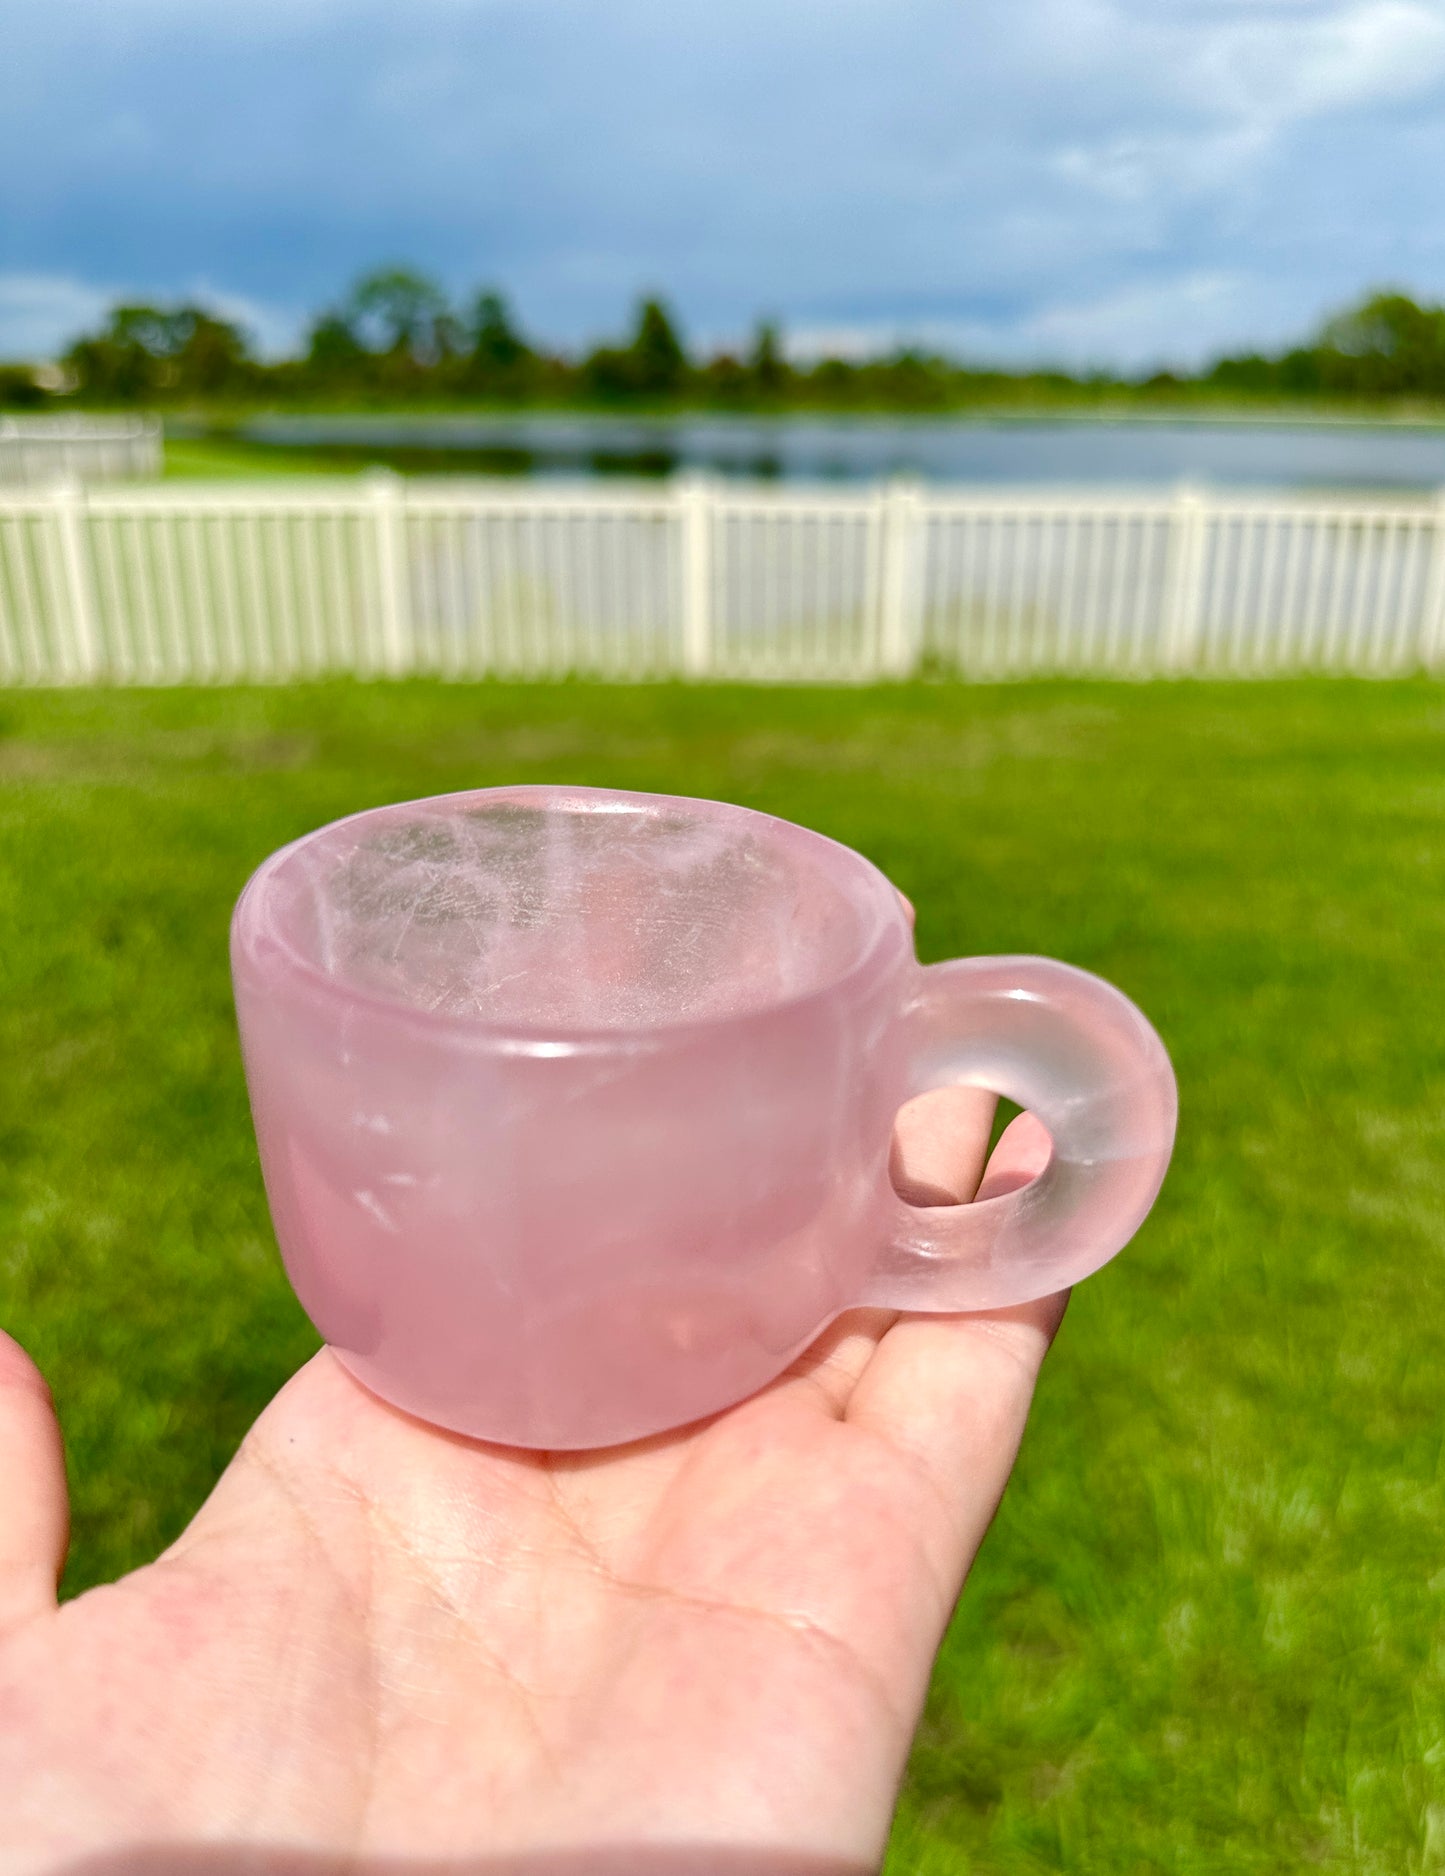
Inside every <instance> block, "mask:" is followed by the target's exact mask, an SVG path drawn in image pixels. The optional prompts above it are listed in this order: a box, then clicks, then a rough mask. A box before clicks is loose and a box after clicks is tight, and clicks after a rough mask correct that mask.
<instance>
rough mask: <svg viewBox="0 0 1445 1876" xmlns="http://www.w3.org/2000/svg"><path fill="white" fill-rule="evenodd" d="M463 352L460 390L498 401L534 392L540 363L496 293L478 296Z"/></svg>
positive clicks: (491, 291)
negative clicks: (482, 394)
mask: <svg viewBox="0 0 1445 1876" xmlns="http://www.w3.org/2000/svg"><path fill="white" fill-rule="evenodd" d="M463 350H464V352H465V356H464V359H463V363H462V371H461V375H460V379H459V382H460V383H461V385H462V386H463V388H465V389H468V390H473V391H481V392H484V393H486V394H488V395H492V396H498V397H525V396H526V395H527V394H528V393H529V392H530V391H532V390H533V389H534V388H535V386H536V383H537V378H538V370H537V367H538V366H539V364H540V361H539V359H538V357H537V354H536V353H535V352H534V351H533V350H532V347H531V346H530V345H529V344H528V343H527V341H526V339H525V338H524V337H523V336H522V333H521V331H520V329H519V328H518V326H517V324H516V322H515V321H514V319H513V318H512V315H511V311H510V310H509V308H508V306H507V302H506V300H505V299H503V297H502V295H501V294H500V293H498V292H497V291H496V290H495V289H493V288H488V289H487V290H486V291H485V292H482V293H479V294H478V295H477V298H476V302H475V304H474V305H473V308H472V316H471V319H470V320H469V321H468V326H467V332H466V336H465V340H464V343H463Z"/></svg>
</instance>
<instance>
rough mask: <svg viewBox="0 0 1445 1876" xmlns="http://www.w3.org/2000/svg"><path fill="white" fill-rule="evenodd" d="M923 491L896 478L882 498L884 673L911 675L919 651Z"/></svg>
mask: <svg viewBox="0 0 1445 1876" xmlns="http://www.w3.org/2000/svg"><path fill="white" fill-rule="evenodd" d="M922 521H923V491H922V490H921V489H920V488H919V486H918V484H917V483H916V482H911V481H908V480H906V479H905V478H903V477H901V476H900V477H897V478H896V479H895V480H894V481H892V482H890V483H889V485H888V487H887V489H886V491H885V492H884V495H883V500H882V529H883V538H882V543H881V551H882V566H881V568H880V573H879V615H878V662H879V666H880V668H881V670H882V671H883V672H884V673H885V674H886V675H887V676H889V677H911V676H912V675H913V673H914V671H915V670H916V669H917V668H918V660H919V655H920V653H921V652H922V649H923V645H922V636H923V635H922V629H921V628H922V625H923V607H922V603H921V602H922V598H923V553H922V549H923V545H924V533H923V527H922Z"/></svg>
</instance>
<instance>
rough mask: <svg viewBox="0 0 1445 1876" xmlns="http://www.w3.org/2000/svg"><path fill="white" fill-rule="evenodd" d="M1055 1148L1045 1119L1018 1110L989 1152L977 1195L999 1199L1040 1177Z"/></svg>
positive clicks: (982, 1197)
mask: <svg viewBox="0 0 1445 1876" xmlns="http://www.w3.org/2000/svg"><path fill="white" fill-rule="evenodd" d="M1053 1150H1054V1143H1053V1141H1052V1139H1051V1138H1050V1137H1049V1131H1048V1128H1047V1127H1045V1126H1044V1124H1043V1122H1042V1121H1040V1120H1036V1119H1035V1118H1034V1116H1033V1115H1032V1114H1027V1113H1025V1114H1015V1116H1014V1118H1013V1119H1012V1120H1011V1121H1010V1122H1009V1124H1008V1125H1007V1127H1005V1128H1004V1130H1003V1132H1002V1133H1001V1134H1000V1135H999V1139H998V1145H997V1146H996V1147H995V1148H994V1150H993V1152H992V1153H991V1154H990V1155H989V1160H988V1165H987V1167H986V1168H985V1170H984V1175H983V1178H982V1179H981V1180H980V1181H979V1187H978V1194H977V1196H978V1197H979V1198H981V1199H996V1198H1002V1196H1003V1195H1004V1193H1005V1192H1017V1191H1018V1189H1019V1187H1020V1186H1026V1185H1028V1183H1029V1182H1030V1180H1033V1179H1037V1178H1038V1176H1039V1174H1040V1173H1041V1172H1042V1171H1043V1170H1044V1168H1045V1166H1047V1165H1048V1163H1049V1158H1050V1156H1051V1154H1052V1153H1053Z"/></svg>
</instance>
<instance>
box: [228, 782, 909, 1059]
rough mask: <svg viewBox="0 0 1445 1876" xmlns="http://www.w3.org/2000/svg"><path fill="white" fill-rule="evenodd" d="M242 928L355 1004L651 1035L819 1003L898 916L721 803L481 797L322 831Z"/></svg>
mask: <svg viewBox="0 0 1445 1876" xmlns="http://www.w3.org/2000/svg"><path fill="white" fill-rule="evenodd" d="M257 884H258V886H259V887H260V888H261V894H262V896H261V902H260V903H259V904H258V905H257V906H256V907H255V908H254V915H255V917H256V918H258V919H259V920H260V921H261V922H262V923H263V924H264V926H265V927H266V929H267V930H268V932H269V935H270V936H271V937H273V938H274V939H276V940H278V941H279V942H280V943H281V945H282V946H283V947H284V949H285V950H286V951H288V952H289V953H290V954H291V955H292V956H293V957H296V958H299V959H300V960H301V961H302V962H303V963H304V964H305V965H306V966H308V967H309V968H310V969H311V970H313V971H319V972H321V973H323V974H324V975H325V976H326V977H327V978H329V979H331V980H333V981H334V982H335V983H337V984H338V985H340V986H343V987H346V988H350V989H352V990H354V991H356V992H358V993H361V994H363V995H366V996H369V997H373V998H380V999H383V1000H386V1001H391V1002H395V1003H398V1004H402V1005H405V1006H409V1007H412V1008H415V1009H422V1010H430V1011H435V1012H437V1013H439V1014H443V1015H447V1016H452V1017H457V1018H475V1019H480V1020H484V1021H487V1022H489V1023H495V1024H500V1025H506V1026H523V1027H535V1026H552V1027H567V1028H574V1029H576V1028H581V1029H620V1028H637V1027H656V1026H658V1025H661V1024H666V1023H678V1022H696V1021H705V1020H708V1019H715V1018H720V1017H725V1016H731V1015H739V1014H743V1013H745V1012H749V1011H754V1010H759V1009H765V1008H768V1007H770V1006H772V1005H775V1004H778V1003H781V1002H785V1001H791V1000H792V999H794V998H797V997H800V996H804V995H806V994H808V993H810V992H812V991H815V990H819V989H822V988H824V987H826V986H827V985H829V984H831V983H833V982H835V981H836V980H837V979H838V978H840V977H841V976H843V975H844V974H845V973H847V972H848V971H849V970H850V969H851V968H852V967H853V966H854V965H855V964H857V963H859V962H860V961H861V960H862V958H863V957H864V956H865V955H866V954H867V953H868V952H869V951H870V950H871V948H872V947H873V945H874V944H875V942H876V940H877V938H878V936H879V934H880V931H881V929H882V928H883V925H884V924H885V922H886V921H887V919H888V918H889V917H890V916H891V917H894V918H896V917H897V910H896V902H895V901H894V899H893V895H892V889H891V888H890V887H889V886H888V884H887V882H886V881H885V880H884V879H883V877H882V875H881V874H879V873H877V872H876V871H875V870H874V868H872V867H871V866H870V865H869V864H868V863H867V862H866V861H865V860H863V859H861V858H860V857H859V856H858V855H856V854H853V853H851V852H850V851H849V850H848V849H847V848H845V847H841V846H838V845H837V844H835V843H834V842H832V841H829V840H826V839H824V838H823V837H822V836H820V835H817V834H813V833H810V832H809V831H808V830H806V829H804V828H800V827H795V826H793V825H792V824H791V823H789V822H786V821H778V820H774V819H772V818H771V817H770V816H766V815H761V814H755V813H752V812H750V811H749V810H747V809H743V808H736V807H731V806H728V805H726V804H723V803H719V802H710V801H689V800H684V799H679V798H675V797H667V796H646V795H624V794H615V793H612V792H610V791H607V790H600V789H599V790H588V789H579V790H563V789H543V788H531V789H528V788H523V789H506V790H501V789H498V790H490V789H489V790H481V791H477V792H475V793H471V794H464V795H451V796H443V797H440V798H438V799H436V800H432V801H420V802H409V803H404V804H402V805H400V806H398V807H390V808H381V809H376V810H373V811H371V812H369V813H366V814H360V815H353V816H352V817H351V818H350V819H348V820H345V821H339V822H336V823H334V824H333V825H332V826H330V827H326V828H322V829H321V830H320V832H319V833H316V834H313V835H311V836H309V837H308V838H306V839H304V840H301V841H299V842H297V843H296V844H295V845H294V846H292V847H290V848H288V849H286V851H285V852H284V853H282V854H281V855H279V856H277V859H276V860H275V861H273V862H271V863H270V864H269V866H268V868H266V869H263V872H262V874H261V875H259V876H258V881H257Z"/></svg>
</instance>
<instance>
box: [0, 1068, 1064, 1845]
mask: <svg viewBox="0 0 1445 1876" xmlns="http://www.w3.org/2000/svg"><path fill="white" fill-rule="evenodd" d="M991 1113H992V1101H991V1098H990V1097H986V1096H982V1095H978V1094H976V1093H973V1092H971V1091H961V1090H954V1091H949V1092H947V1093H944V1094H940V1095H933V1096H927V1097H924V1098H923V1099H922V1100H920V1101H918V1102H915V1103H914V1104H912V1107H911V1108H910V1109H909V1110H905V1114H904V1116H903V1117H902V1118H901V1121H900V1133H899V1169H900V1173H901V1179H902V1182H903V1183H904V1185H905V1188H906V1189H908V1190H909V1192H910V1196H913V1197H915V1198H920V1199H923V1200H925V1201H931V1202H943V1201H945V1200H950V1199H958V1198H966V1197H971V1196H973V1194H974V1192H975V1189H976V1188H977V1187H978V1184H979V1176H980V1173H981V1171H982V1169H983V1161H984V1155H985V1150H986V1145H987V1139H988V1129H989V1122H990V1118H991ZM1046 1154H1047V1140H1046V1137H1044V1136H1043V1135H1042V1132H1041V1130H1040V1129H1039V1128H1038V1127H1037V1126H1036V1124H1035V1123H1033V1122H1032V1121H1030V1120H1028V1119H1027V1118H1026V1117H1025V1118H1023V1119H1020V1120H1018V1121H1015V1123H1014V1124H1013V1126H1012V1127H1011V1128H1010V1129H1009V1130H1008V1132H1007V1133H1006V1134H1005V1136H1004V1139H1003V1141H1002V1142H1001V1143H1000V1146H999V1148H998V1151H997V1152H996V1153H995V1155H994V1157H993V1160H992V1162H991V1163H990V1165H989V1169H988V1173H987V1176H986V1183H985V1187H984V1190H986V1191H989V1192H992V1191H997V1190H1003V1189H1006V1188H1008V1187H1009V1186H1013V1185H1017V1184H1019V1183H1021V1182H1022V1181H1023V1180H1024V1179H1025V1178H1027V1177H1030V1176H1031V1175H1032V1174H1033V1173H1034V1172H1035V1171H1036V1170H1037V1169H1038V1167H1039V1165H1040V1164H1041V1163H1042V1160H1043V1158H1044V1157H1045V1156H1046ZM1061 1308H1062V1299H1054V1300H1053V1301H1051V1302H1046V1303H1040V1304H1033V1305H1029V1306H1027V1307H1025V1308H1022V1309H1018V1310H1013V1311H1002V1312H997V1313H995V1314H992V1315H988V1316H968V1317H952V1318H920V1317H903V1318H894V1317H891V1316H886V1315H883V1314H881V1313H876V1312H870V1313H868V1314H867V1315H864V1314H855V1315H853V1316H851V1317H848V1318H845V1319H843V1320H842V1321H841V1322H839V1323H838V1324H836V1325H835V1326H834V1328H833V1329H832V1330H831V1331H830V1332H829V1333H828V1335H827V1336H825V1337H824V1339H823V1340H822V1341H821V1342H820V1343H819V1344H818V1345H817V1346H816V1347H815V1348H814V1349H813V1350H811V1351H810V1352H809V1354H808V1356H807V1357H805V1358H804V1359H803V1360H802V1361H800V1362H799V1363H798V1364H797V1365H796V1366H795V1368H794V1369H793V1371H792V1372H791V1373H790V1374H789V1375H787V1376H785V1377H784V1378H783V1379H782V1380H781V1381H779V1382H778V1383H776V1384H775V1385H774V1386H773V1387H771V1388H770V1389H768V1390H767V1391H766V1392H765V1393H763V1394H762V1395H760V1396H758V1397H757V1398H755V1399H753V1400H751V1401H748V1402H746V1403H744V1404H743V1405H742V1406H740V1407H737V1408H734V1409H733V1410H731V1411H730V1412H728V1413H725V1414H722V1415H719V1416H717V1417H716V1418H715V1419H713V1420H710V1421H708V1422H705V1423H703V1424H701V1425H700V1426H697V1427H695V1428H691V1429H688V1430H686V1431H684V1432H682V1433H679V1434H675V1435H670V1436H666V1437H662V1438H658V1439H655V1440H651V1441H647V1442H644V1443H642V1444H640V1445H637V1446H632V1447H627V1448H624V1449H619V1450H615V1451H611V1452H606V1453H598V1454H585V1455H577V1454H571V1455H552V1454H540V1453H523V1452H518V1451H513V1450H510V1449H503V1448H497V1447H490V1446H485V1445H481V1444H478V1443H476V1442H474V1441H469V1440H465V1439H461V1438H458V1437H454V1436H451V1435H448V1434H445V1433H441V1432H438V1431H436V1430H434V1429H433V1428H430V1427H427V1426H425V1425H423V1424H421V1423H420V1422H419V1421H415V1420H412V1419H410V1418H408V1417H407V1416H405V1415H404V1414H401V1413H399V1412H397V1411H395V1410H394V1409H392V1408H390V1407H388V1406H386V1405H384V1404H383V1403H381V1402H380V1401H378V1400H376V1399H374V1398H373V1397H372V1396H371V1395H369V1394H367V1393H366V1392H365V1391H364V1390H363V1389H362V1388H361V1387H360V1386H359V1385H358V1384H357V1383H356V1382H355V1381H353V1380H352V1379H351V1378H350V1377H349V1376H348V1375H347V1374H346V1372H345V1371H344V1370H343V1369H342V1368H341V1366H340V1365H339V1364H338V1363H337V1362H336V1361H335V1360H334V1359H333V1358H332V1357H331V1356H330V1354H329V1353H326V1352H323V1353H322V1354H320V1355H318V1356H317V1357H316V1358H315V1359H314V1360H313V1361H312V1362H310V1363H309V1364H308V1365H307V1366H306V1367H305V1368H304V1369H303V1370H302V1371H301V1372H300V1373H299V1374H298V1375H296V1376H295V1377H294V1378H293V1379H292V1380H291V1381H290V1382H289V1383H288V1385H287V1386H286V1387H285V1388H283V1389H282V1391H281V1393H280V1394H279V1395H278V1396H277V1398H276V1399H275V1400H274V1401H273V1402H272V1403H271V1405H270V1406H269V1407H268V1408H267V1409H266V1411H265V1412H264V1413H263V1414H262V1416H261V1418H260V1419H259V1420H258V1421H257V1423H256V1425H255V1427H254V1428H253V1429H252V1431H251V1433H250V1434H249V1436H248V1437H247V1439H246V1441H245V1442H244V1444H243V1446H242V1447H241V1450H240V1452H239V1453H238V1454H237V1456H236V1458H235V1459H234V1461H233V1462H232V1464H231V1465H230V1467H229V1468H228V1470H227V1471H226V1473H225V1475H224V1476H223V1477H222V1479H221V1480H220V1482H219V1484H218V1485H217V1487H216V1489H215V1491H214V1492H213V1493H212V1495H211V1497H210V1498H209V1500H208V1501H207V1502H206V1504H205V1505H204V1506H203V1507H202V1508H201V1510H200V1511H199V1512H198V1513H197V1515H196V1517H195V1519H194V1520H193V1522H192V1523H191V1525H190V1527H189V1529H188V1530H187V1531H186V1533H185V1534H184V1536H183V1537H182V1538H181V1539H180V1540H179V1541H178V1542H177V1543H176V1544H175V1545H173V1546H172V1548H171V1549H170V1550H168V1551H167V1552H166V1553H165V1554H164V1555H163V1556H162V1557H161V1558H159V1559H158V1560H157V1561H156V1562H155V1563H153V1564H151V1565H149V1566H148V1567H146V1568H144V1569H141V1570H138V1571H136V1572H135V1573H134V1574H133V1575H131V1576H129V1577H126V1578H124V1579H123V1580H122V1581H121V1582H119V1583H116V1584H112V1585H109V1586H107V1587H105V1588H102V1589H97V1590H93V1591H91V1592H90V1593H89V1594H88V1595H85V1596H82V1597H80V1598H78V1599H77V1600H76V1601H74V1602H71V1603H68V1604H66V1605H64V1606H63V1607H59V1608H57V1606H56V1601H55V1579H56V1574H57V1571H58V1567H59V1563H60V1560H61V1557H62V1554H63V1550H64V1542H65V1522H66V1514H65V1486H64V1474H63V1468H62V1465H61V1460H60V1447H59V1437H58V1434H57V1432H56V1429H55V1424H54V1419H53V1416H52V1413H51V1410H50V1405H49V1399H48V1396H47V1395H46V1394H45V1391H44V1388H43V1384H42V1383H40V1381H39V1378H38V1376H37V1375H36V1374H35V1371H34V1369H33V1368H32V1367H31V1366H30V1364H29V1363H28V1361H27V1360H26V1359H25V1357H24V1356H23V1355H21V1354H20V1351H19V1350H18V1349H17V1348H15V1346H14V1344H13V1343H7V1342H6V1341H5V1339H4V1338H3V1337H0V1872H3V1873H4V1876H12V1872H26V1873H27V1876H28V1873H29V1872H32V1871H47V1872H50V1871H64V1872H66V1873H67V1876H72V1873H77V1876H78V1872H80V1871H86V1872H88V1873H89V1872H95V1873H96V1876H99V1872H102V1871H104V1872H105V1873H106V1876H118V1873H119V1872H121V1871H136V1872H139V1871H146V1872H155V1871H159V1870H165V1871H180V1870H183V1869H184V1870H192V1869H194V1870H201V1871H214V1872H216V1873H217V1876H221V1873H222V1872H237V1873H239V1872H242V1871H246V1872H251V1871H258V1872H259V1871H276V1872H287V1876H290V1873H291V1872H297V1873H298V1876H299V1873H300V1872H307V1876H310V1873H311V1872H338V1873H339V1872H341V1871H343V1870H344V1871H348V1872H358V1873H359V1872H371V1871H382V1870H385V1871H398V1872H399V1871H403V1870H407V1869H415V1870H426V1869H434V1870H453V1871H462V1870H466V1871H476V1872H478V1873H480V1872H492V1871H503V1870H517V1871H527V1872H542V1871H562V1870H567V1871H579V1872H580V1871H582V1870H587V1871H595V1870H603V1869H605V1870H608V1871H611V1870H614V1869H615V1870H617V1871H622V1870H636V1871H639V1872H657V1873H658V1876H663V1873H664V1872H665V1873H666V1876H673V1872H680V1871H684V1870H686V1871H693V1870H696V1871H704V1870H718V1871H743V1870H747V1871H750V1872H757V1873H758V1876H762V1873H763V1872H772V1871H796V1872H800V1873H801V1872H803V1871H816V1872H820V1873H821V1872H824V1871H828V1872H832V1871H839V1872H841V1871H855V1870H866V1869H868V1868H871V1867H874V1866H875V1865H876V1863H877V1860H878V1858H879V1857H880V1855H881V1853H882V1848H883V1843H884V1840H885V1837H886V1834H887V1828H888V1820H889V1817H890V1814H891V1811H892V1806H893V1802H894V1798H895V1795H896V1791H897V1786H898V1781H899V1779H900V1777H901V1774H902V1769H903V1765H904V1760H905V1757H906V1754H907V1751H908V1746H909V1741H910V1738H911V1736H912V1732H913V1728H914V1726H915V1724H916V1722H917V1718H918V1714H919V1711H920V1708H921V1704H922V1700H923V1696H924V1692H925V1688H926V1685H927V1679H928V1673H929V1669H930V1666H931V1664H932V1660H933V1656H934V1652H935V1650H936V1648H937V1646H938V1643H939V1640H940V1638H941V1636H942V1633H943V1629H944V1625H945V1623H946V1622H947V1620H948V1617H949V1614H950V1611H951V1610H952V1607H953V1604H954V1601H955V1598H956V1596H957V1594H958V1591H959V1588H960V1585H961V1583H962V1581H963V1577H964V1575H965V1573H966V1571H967V1569H968V1566H969V1564H970V1562H971V1561H972V1558H973V1556H974V1553H975V1551H976V1550H977V1548H978V1545H979V1542H980V1540H981V1539H982V1536H983V1534H984V1531H985V1529H986V1528H987V1525H988V1521H989V1519H990V1517H991V1516H992V1514H993V1511H994V1508H995V1506H996V1504H997V1501H998V1497H999V1495H1000V1493H1001V1492H1002V1490H1003V1486H1004V1483H1005V1480H1006V1478H1007V1476H1008V1471H1009V1468H1010V1466H1011V1465H1012V1462H1013V1457H1014V1454H1015V1451H1016V1449H1017V1445H1018V1440H1019V1437H1020V1434H1021V1432H1022V1429H1023V1422H1024V1417H1025V1414H1026V1412H1027V1408H1028V1402H1029V1398H1030V1394H1031V1391H1032V1386H1033V1380H1034V1376H1035V1373H1036V1371H1037V1367H1038V1363H1039V1360H1040V1359H1041V1357H1042V1355H1043V1352H1044V1349H1045V1348H1046V1346H1047V1343H1048V1339H1049V1336H1050V1335H1051V1333H1052V1331H1053V1328H1054V1327H1055V1326H1056V1324H1057V1320H1058V1316H1059V1313H1060V1311H1061Z"/></svg>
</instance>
